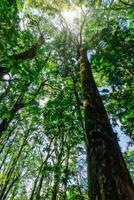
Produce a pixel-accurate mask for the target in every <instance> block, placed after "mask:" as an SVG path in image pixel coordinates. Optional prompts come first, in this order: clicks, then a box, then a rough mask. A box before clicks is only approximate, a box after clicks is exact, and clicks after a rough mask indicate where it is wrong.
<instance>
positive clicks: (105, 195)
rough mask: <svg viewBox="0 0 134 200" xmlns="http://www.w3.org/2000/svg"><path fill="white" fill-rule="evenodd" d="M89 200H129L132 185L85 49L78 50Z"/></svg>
mask: <svg viewBox="0 0 134 200" xmlns="http://www.w3.org/2000/svg"><path fill="white" fill-rule="evenodd" d="M80 75H81V86H82V92H83V107H84V114H85V130H86V136H87V160H88V181H89V198H90V200H133V199H134V186H133V183H132V180H131V178H130V175H129V172H128V170H127V168H126V165H125V162H124V160H123V157H122V154H121V151H120V148H119V145H118V142H117V139H116V137H115V134H114V133H113V130H112V128H111V125H110V122H109V119H108V116H107V113H106V111H105V108H104V105H103V103H102V100H101V97H100V96H99V93H98V90H97V87H96V84H95V81H94V78H93V75H92V71H91V66H90V63H89V61H88V59H87V51H86V50H85V49H84V48H83V47H81V49H80Z"/></svg>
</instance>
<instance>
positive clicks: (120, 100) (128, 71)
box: [0, 0, 134, 200]
mask: <svg viewBox="0 0 134 200" xmlns="http://www.w3.org/2000/svg"><path fill="white" fill-rule="evenodd" d="M133 35H134V1H133V0H102V1H101V0H90V1H88V0H73V1H71V0H66V1H64V0H49V1H48V0H33V1H32V0H3V1H1V2H0V50H1V51H0V200H6V199H7V200H8V199H9V200H39V199H40V200H41V199H46V200H50V199H51V200H58V199H59V200H62V199H66V200H74V199H78V200H86V199H89V197H88V195H89V190H88V184H90V180H89V181H88V177H89V173H90V170H89V172H88V169H87V165H88V159H89V158H88V156H87V151H88V150H87V149H88V145H87V134H86V129H87V128H86V122H85V121H86V120H85V112H84V108H85V107H86V106H88V104H90V98H92V97H93V98H95V100H93V99H91V102H92V101H97V100H96V99H97V98H98V96H97V95H96V96H95V95H94V93H93V95H92V94H90V95H89V94H88V95H87V94H85V93H86V90H87V88H84V87H86V86H87V85H88V83H86V82H84V83H83V79H84V80H85V77H86V74H85V75H81V74H82V70H83V69H84V65H82V62H83V60H82V59H84V58H83V57H82V56H83V55H84V54H82V51H83V50H81V49H82V48H84V49H85V50H86V56H87V60H86V62H88V64H89V65H90V67H91V71H92V73H93V77H94V80H95V82H96V85H97V88H98V89H97V88H96V89H95V90H96V91H99V95H100V98H101V99H102V101H103V105H104V106H105V109H106V111H107V114H108V118H109V120H110V122H111V127H112V128H113V130H115V129H116V128H117V127H120V128H118V130H119V131H118V132H117V131H114V137H115V138H116V139H115V140H118V141H119V140H120V134H125V135H127V136H128V137H129V143H128V144H126V145H127V148H126V149H125V151H124V152H123V153H122V154H123V157H124V159H125V162H126V165H127V167H128V170H129V173H130V175H131V178H132V180H134V167H133V164H134V149H133V142H134V129H133V121H134V109H133V108H134V104H133V99H134V93H133V91H134V90H133V81H134V71H133V66H134V57H133V56H134V38H133ZM80 66H81V70H80ZM87 71H88V70H87ZM83 76H85V77H83ZM88 78H89V76H88V74H87V80H88ZM90 78H91V77H90ZM93 87H94V86H93ZM89 89H90V88H89ZM86 95H87V98H85V96H86ZM89 96H90V98H89V102H88V101H87V99H88V97H89ZM84 98H85V99H84ZM98 105H99V104H98ZM103 105H102V106H103ZM83 107H84V108H83ZM105 109H104V110H105ZM92 111H93V112H91V113H90V115H91V116H93V120H94V123H93V127H92V126H90V127H88V131H89V132H90V133H91V132H93V131H94V128H96V127H97V128H96V129H97V130H98V127H99V126H98V124H99V119H100V118H99V117H100V116H102V118H101V121H103V120H104V119H103V114H104V113H102V115H101V111H100V113H99V107H97V108H93V110H92ZM97 112H98V113H99V114H98V113H97ZM98 116H99V117H98ZM97 117H98V118H99V119H98V118H97ZM88 120H89V119H88ZM89 121H90V120H89ZM96 124H97V125H96ZM100 124H101V123H100ZM90 125H92V123H91V124H90ZM91 128H92V130H89V129H91ZM116 132H117V133H116ZM121 132H122V133H121ZM97 137H98V136H97ZM103 137H105V138H108V137H109V136H105V135H104V136H103ZM110 137H111V136H110ZM91 140H92V138H91ZM94 140H95V139H94ZM99 140H100V138H99V139H97V140H95V141H96V142H94V143H95V144H94V145H95V146H96V145H97V144H98V143H99V142H98V141H99ZM107 140H108V142H107V144H108V145H109V143H110V144H111V143H112V140H113V138H112V140H111V138H110V139H107ZM121 143H123V141H122V142H121ZM122 145H123V144H122ZM102 146H103V145H102ZM111 146H112V145H111ZM111 148H112V147H111ZM121 148H122V146H121ZM90 153H92V152H90ZM97 153H98V154H100V155H102V149H99V150H98V149H97ZM110 153H111V152H108V151H107V152H106V154H105V156H107V155H110ZM109 157H110V156H109ZM98 159H100V158H98ZM89 165H90V164H89ZM89 165H88V166H89ZM94 166H95V167H96V166H97V162H96V163H95V164H94ZM97 167H98V168H97ZM97 167H96V169H99V166H97ZM91 172H92V173H93V170H91ZM102 173H103V172H102ZM96 185H97V183H96ZM96 190H97V189H96ZM100 190H103V189H100ZM89 196H90V195H89ZM91 198H92V197H91ZM91 200H92V199H91ZM100 200H112V198H111V199H110V198H106V197H105V198H103V199H102V198H100ZM115 200H116V199H115ZM119 200H121V198H119ZM122 200H123V198H122ZM124 200H127V198H125V197H124ZM128 200H132V199H130V198H128Z"/></svg>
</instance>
